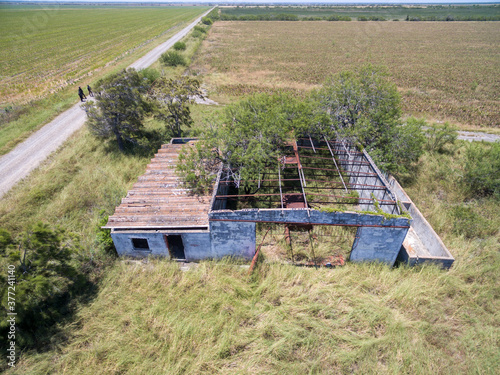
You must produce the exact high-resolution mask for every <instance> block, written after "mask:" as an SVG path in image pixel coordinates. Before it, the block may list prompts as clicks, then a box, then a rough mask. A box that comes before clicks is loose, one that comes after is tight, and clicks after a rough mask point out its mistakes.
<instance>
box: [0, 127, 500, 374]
mask: <svg viewBox="0 0 500 375" xmlns="http://www.w3.org/2000/svg"><path fill="white" fill-rule="evenodd" d="M68 146H69V147H67V149H64V150H62V151H61V152H60V153H59V154H58V155H57V156H56V158H55V160H59V159H60V160H61V161H59V162H55V164H56V165H55V166H54V167H51V166H49V165H47V166H46V167H43V168H45V169H43V168H42V169H41V170H40V171H39V172H38V173H37V174H35V176H34V177H33V179H32V180H31V181H30V180H28V181H26V182H25V183H24V184H23V186H21V187H20V188H19V189H18V191H17V192H15V193H11V194H10V195H9V196H8V197H7V198H8V199H7V200H8V201H9V202H10V204H9V206H10V207H11V210H10V211H8V212H7V211H6V208H5V205H4V204H3V203H2V208H1V209H2V211H1V217H2V220H3V221H4V222H9V223H10V227H12V226H15V225H17V224H16V223H17V222H18V221H20V222H21V223H22V222H23V220H26V221H29V220H33V219H35V218H41V217H43V216H46V217H47V218H48V219H49V220H56V221H57V219H58V218H61V219H60V222H61V224H63V225H65V226H66V227H69V228H73V229H78V228H76V227H77V226H82V228H89V229H88V231H87V232H85V231H84V230H83V229H81V230H83V231H84V232H85V233H90V232H91V228H92V227H93V224H92V225H89V223H86V221H87V220H88V221H92V220H93V219H92V218H94V217H95V215H96V213H95V209H97V206H99V207H102V206H104V207H108V208H110V209H112V207H113V206H114V204H115V203H116V202H117V200H118V199H119V197H120V194H123V192H124V191H125V190H126V188H127V186H128V185H129V184H130V183H131V182H132V181H133V180H135V178H136V177H135V176H136V175H137V174H140V173H141V171H140V170H141V168H143V166H144V163H145V162H146V159H145V158H141V157H138V156H134V155H126V156H123V155H121V154H118V153H116V154H115V153H113V152H112V153H108V152H106V150H105V148H104V146H102V145H100V144H99V143H98V142H96V141H95V140H93V139H92V138H89V136H88V135H87V134H86V133H85V131H83V130H82V133H81V134H80V136H79V137H74V138H73V139H72V140H71V143H70V144H69V145H68ZM465 147H466V146H465V144H464V143H458V148H457V149H456V150H455V151H454V152H453V153H452V154H437V153H435V154H426V156H425V158H424V159H423V160H422V165H421V168H420V171H419V175H418V176H417V178H416V179H415V180H414V181H413V182H407V183H406V188H407V191H408V192H409V194H410V195H411V197H412V199H413V200H414V201H415V202H416V203H417V205H418V206H419V208H420V209H421V210H422V211H423V213H424V215H425V216H426V217H427V218H428V219H429V220H430V222H431V224H432V225H433V226H434V227H435V228H436V230H437V231H438V233H439V234H440V235H441V236H442V238H443V240H444V242H445V243H446V245H447V246H448V247H449V249H450V251H451V252H452V253H453V255H454V256H455V258H456V261H455V263H454V265H453V267H452V268H451V269H450V270H449V271H443V270H440V269H438V268H436V267H434V266H425V265H424V266H421V267H418V268H407V267H404V266H402V267H399V268H396V269H390V268H388V267H386V266H383V265H378V264H347V265H346V266H345V267H341V268H336V269H333V270H332V269H312V268H298V267H294V266H291V265H285V264H279V263H275V262H273V260H274V258H272V256H267V255H266V254H265V253H264V262H261V263H259V265H258V267H257V269H256V270H255V271H254V274H253V275H252V276H248V275H247V268H246V267H241V266H240V265H238V264H237V263H235V262H232V261H231V260H226V261H222V262H202V263H199V264H197V265H191V267H190V269H189V270H188V271H182V270H181V269H180V268H179V265H178V264H177V263H175V262H169V261H167V260H153V259H151V260H149V261H147V262H142V261H127V260H119V261H117V262H115V264H114V265H113V266H112V267H111V269H109V270H108V272H107V273H106V276H105V277H104V279H103V280H102V281H101V282H100V286H99V292H98V294H97V295H96V296H95V298H94V300H93V301H92V302H90V303H89V304H88V305H85V306H81V308H80V309H79V311H78V313H77V316H76V318H75V319H74V322H73V323H71V324H66V325H63V326H61V327H60V333H59V336H58V337H54V338H53V342H54V345H53V346H52V347H51V348H50V350H48V351H46V352H43V353H42V352H40V353H35V352H27V353H22V355H21V360H20V362H19V363H18V366H17V368H16V369H14V370H11V372H10V373H14V374H15V373H18V374H25V373H30V374H47V373H51V374H57V373H61V374H96V373H100V374H107V373H133V374H200V373H218V374H219V373H220V374H235V373H239V374H256V373H272V374H304V373H325V374H328V373H332V374H337V373H346V374H347V373H360V374H371V373H397V374H399V373H411V374H430V373H432V374H457V373H484V374H494V373H495V371H496V370H498V366H499V363H500V354H499V353H500V351H499V341H498V337H499V334H500V328H499V327H500V315H499V314H498V311H499V307H500V306H499V302H498V301H499V296H500V252H499V250H500V246H499V236H498V227H499V226H500V225H498V220H499V217H498V212H499V210H498V208H499V205H500V204H499V203H498V201H495V200H490V199H477V200H474V202H472V201H470V200H464V199H465V196H464V195H463V193H462V192H461V190H460V188H459V185H458V184H457V183H456V181H457V180H456V176H455V174H459V173H460V169H461V166H462V165H463V159H462V158H463V155H464V152H463V149H464V148H465ZM80 148H83V149H82V150H80ZM63 160H64V162H63ZM104 164H106V165H104ZM443 174H444V175H446V176H448V177H446V178H444V177H439V176H441V175H443ZM444 175H443V176H444ZM87 180H89V181H87ZM42 181H43V184H44V185H46V186H45V187H44V188H43V189H42V188H39V189H38V190H33V188H34V187H35V186H36V185H38V183H40V184H42ZM48 181H51V183H48ZM92 181H93V182H92ZM114 185H115V186H114ZM94 190H95V192H94ZM84 194H85V195H90V197H91V198H89V199H87V198H85V196H84ZM42 197H43V199H42ZM33 199H34V200H33ZM37 199H40V201H39V205H40V208H38V209H36V208H33V206H34V202H36V201H37ZM27 201H29V202H31V203H30V205H29V207H32V209H31V210H29V209H25V210H23V209H22V208H20V207H18V208H15V209H14V206H16V205H17V206H19V205H22V204H23V203H24V204H25V203H26V202H27ZM91 201H95V203H92V202H91ZM454 205H468V206H470V205H477V209H478V210H479V211H478V212H479V214H480V215H481V216H483V217H484V218H485V219H486V220H487V221H488V222H489V221H491V222H492V223H493V225H492V228H494V229H496V231H495V230H491V231H489V232H481V231H478V232H474V237H472V238H471V237H467V236H464V235H462V234H460V232H457V231H456V230H454V227H453V223H454V221H453V218H452V217H451V216H450V215H452V214H451V211H450V210H449V208H450V207H451V206H454ZM489 206H491V207H490V208H488V207H489ZM474 207H475V206H474ZM475 209H476V208H475ZM18 210H19V211H21V212H19V213H16V211H18ZM31 211H32V212H31ZM25 215H26V216H27V218H24V216H25ZM7 219H8V220H7ZM495 225H496V227H495ZM266 259H267V261H266Z"/></svg>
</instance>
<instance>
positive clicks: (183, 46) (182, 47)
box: [174, 42, 186, 51]
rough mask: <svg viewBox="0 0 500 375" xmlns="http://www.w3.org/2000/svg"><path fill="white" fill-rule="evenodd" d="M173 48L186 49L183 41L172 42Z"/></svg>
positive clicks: (177, 49)
mask: <svg viewBox="0 0 500 375" xmlns="http://www.w3.org/2000/svg"><path fill="white" fill-rule="evenodd" d="M174 49H175V50H176V51H184V50H185V49H186V43H184V42H177V43H175V44H174Z"/></svg>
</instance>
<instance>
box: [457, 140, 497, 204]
mask: <svg viewBox="0 0 500 375" xmlns="http://www.w3.org/2000/svg"><path fill="white" fill-rule="evenodd" d="M462 184H463V185H464V188H465V190H466V191H467V193H468V194H469V195H471V196H490V195H492V196H494V197H495V198H496V199H500V143H498V142H497V143H494V144H493V145H492V146H491V147H488V148H485V147H484V146H482V145H480V144H474V143H473V144H471V145H470V146H469V147H468V148H467V151H466V154H465V166H464V175H463V177H462Z"/></svg>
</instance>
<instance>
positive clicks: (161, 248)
mask: <svg viewBox="0 0 500 375" xmlns="http://www.w3.org/2000/svg"><path fill="white" fill-rule="evenodd" d="M165 235H181V236H182V242H183V244H184V254H185V256H186V259H187V260H199V259H204V258H209V257H210V256H211V246H210V233H208V231H205V232H198V233H196V232H194V233H193V232H190V233H186V232H182V231H176V232H168V233H165V232H161V233H160V232H147V231H144V232H141V231H134V232H129V231H124V232H120V231H114V232H111V238H113V243H114V244H115V248H116V251H117V252H118V255H120V256H132V257H147V256H162V257H170V254H169V252H168V248H167V244H166V242H165ZM132 238H142V239H146V240H147V241H148V244H149V250H142V249H135V248H134V246H133V244H132Z"/></svg>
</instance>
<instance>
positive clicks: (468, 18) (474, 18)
mask: <svg viewBox="0 0 500 375" xmlns="http://www.w3.org/2000/svg"><path fill="white" fill-rule="evenodd" d="M406 21H500V16H454V15H448V16H446V17H436V16H418V15H417V16H411V17H410V16H407V17H406Z"/></svg>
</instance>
